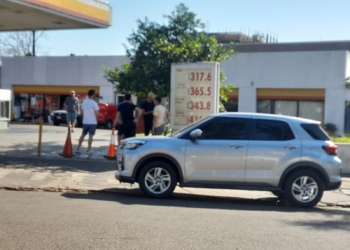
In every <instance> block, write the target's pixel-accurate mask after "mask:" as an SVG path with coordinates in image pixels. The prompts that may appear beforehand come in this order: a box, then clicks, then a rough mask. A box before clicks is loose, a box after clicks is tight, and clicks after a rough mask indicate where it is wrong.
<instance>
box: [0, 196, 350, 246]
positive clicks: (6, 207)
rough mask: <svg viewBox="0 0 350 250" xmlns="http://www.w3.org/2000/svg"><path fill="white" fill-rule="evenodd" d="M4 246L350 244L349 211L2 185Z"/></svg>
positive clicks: (0, 237)
mask: <svg viewBox="0 0 350 250" xmlns="http://www.w3.org/2000/svg"><path fill="white" fill-rule="evenodd" d="M0 201H1V203H0V204H1V205H0V249H4V250H8V249H21V250H22V249H23V250H24V249H28V250H29V249H33V250H39V249H278V250H280V249H327V250H329V249H349V245H350V238H349V232H350V210H346V209H330V208H314V209H310V210H302V209H296V208H292V207H285V206H277V205H271V204H269V203H264V202H261V201H250V202H247V201H241V202H240V201H230V200H226V199H221V198H212V199H193V198H192V197H190V198H186V197H183V196H182V197H176V196H175V197H172V198H170V199H167V200H155V199H150V198H145V197H142V196H138V195H136V196H135V195H121V194H99V193H90V194H74V193H57V192H56V193H50V192H18V191H4V190H3V191H0Z"/></svg>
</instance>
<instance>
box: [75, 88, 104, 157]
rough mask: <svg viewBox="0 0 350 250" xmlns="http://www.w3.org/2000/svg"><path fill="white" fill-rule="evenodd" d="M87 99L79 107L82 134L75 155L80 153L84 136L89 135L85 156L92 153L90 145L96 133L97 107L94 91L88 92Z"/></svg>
mask: <svg viewBox="0 0 350 250" xmlns="http://www.w3.org/2000/svg"><path fill="white" fill-rule="evenodd" d="M88 97H89V98H88V99H85V100H84V102H83V104H82V105H81V112H82V116H83V133H82V135H81V136H80V139H79V144H78V147H77V150H76V153H77V154H79V153H80V147H81V144H82V143H83V141H84V138H85V136H86V135H87V134H88V133H89V141H88V149H87V152H86V154H87V155H91V154H92V153H93V151H92V150H91V144H92V140H93V136H94V135H95V132H96V127H97V119H98V115H99V107H98V104H97V102H96V101H95V100H94V99H95V97H97V95H96V93H95V90H93V89H91V90H89V92H88Z"/></svg>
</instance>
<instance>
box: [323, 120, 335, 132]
mask: <svg viewBox="0 0 350 250" xmlns="http://www.w3.org/2000/svg"><path fill="white" fill-rule="evenodd" d="M323 128H324V130H326V131H327V132H335V131H337V130H338V128H337V125H335V124H334V123H331V122H328V123H326V124H324V126H323Z"/></svg>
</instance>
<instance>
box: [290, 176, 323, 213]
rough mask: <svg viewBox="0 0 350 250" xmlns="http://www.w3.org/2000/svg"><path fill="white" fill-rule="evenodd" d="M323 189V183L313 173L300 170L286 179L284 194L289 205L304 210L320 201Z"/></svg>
mask: <svg viewBox="0 0 350 250" xmlns="http://www.w3.org/2000/svg"><path fill="white" fill-rule="evenodd" d="M324 187H325V183H324V181H323V180H322V179H321V178H320V177H319V176H318V175H317V174H316V173H315V172H313V171H310V170H300V171H297V172H295V173H293V174H291V175H290V176H289V177H288V179H287V181H286V184H285V189H284V192H285V195H286V197H287V200H288V201H289V202H290V203H292V204H294V205H296V206H299V207H305V208H306V207H313V206H315V205H316V204H317V203H318V202H319V201H320V200H321V198H322V195H323V191H324Z"/></svg>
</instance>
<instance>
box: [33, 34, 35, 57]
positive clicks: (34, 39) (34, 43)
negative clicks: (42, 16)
mask: <svg viewBox="0 0 350 250" xmlns="http://www.w3.org/2000/svg"><path fill="white" fill-rule="evenodd" d="M32 56H35V30H33V48H32Z"/></svg>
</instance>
